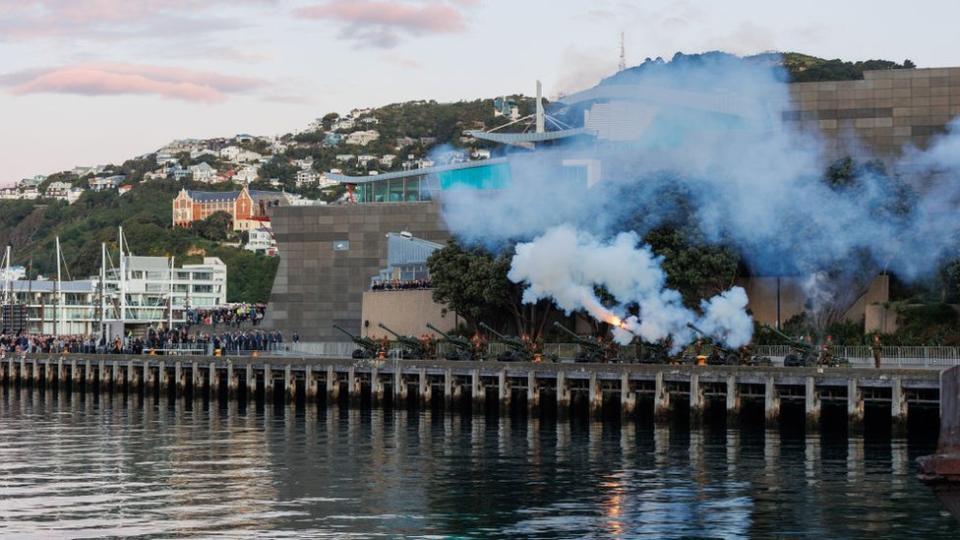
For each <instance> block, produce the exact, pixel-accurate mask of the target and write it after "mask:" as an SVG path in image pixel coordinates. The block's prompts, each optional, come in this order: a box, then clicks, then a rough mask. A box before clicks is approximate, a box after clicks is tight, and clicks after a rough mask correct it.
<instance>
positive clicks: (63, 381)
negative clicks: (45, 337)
mask: <svg viewBox="0 0 960 540" xmlns="http://www.w3.org/2000/svg"><path fill="white" fill-rule="evenodd" d="M57 386H58V387H60V389H61V390H63V389H64V388H66V387H67V366H66V364H65V363H64V362H63V357H62V356H61V357H59V358H57Z"/></svg>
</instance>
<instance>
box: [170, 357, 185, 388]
mask: <svg viewBox="0 0 960 540" xmlns="http://www.w3.org/2000/svg"><path fill="white" fill-rule="evenodd" d="M183 377H184V374H183V362H181V361H180V360H177V361H175V362H174V363H173V391H174V395H175V396H176V397H183V390H184V388H185V387H186V384H185V382H184V380H183Z"/></svg>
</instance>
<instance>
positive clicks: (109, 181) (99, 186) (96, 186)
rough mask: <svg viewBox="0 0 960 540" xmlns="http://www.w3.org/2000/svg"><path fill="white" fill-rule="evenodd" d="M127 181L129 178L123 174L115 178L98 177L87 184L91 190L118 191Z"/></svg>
mask: <svg viewBox="0 0 960 540" xmlns="http://www.w3.org/2000/svg"><path fill="white" fill-rule="evenodd" d="M126 179H127V177H126V176H124V175H122V174H118V175H114V176H98V177H96V178H91V179H90V180H89V181H88V182H87V184H88V185H89V186H90V189H92V190H94V191H108V190H111V189H117V188H118V187H120V184H122V183H123V181H124V180H126Z"/></svg>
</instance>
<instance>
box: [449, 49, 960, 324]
mask: <svg viewBox="0 0 960 540" xmlns="http://www.w3.org/2000/svg"><path fill="white" fill-rule="evenodd" d="M785 80H786V77H785V73H784V72H783V71H782V70H781V69H780V68H779V67H776V66H772V65H771V62H769V61H768V62H759V61H748V60H743V59H740V58H737V57H733V56H730V55H724V54H707V55H703V56H699V57H695V58H691V57H685V58H680V59H679V60H678V59H675V60H674V61H673V62H670V63H667V64H661V65H652V66H648V67H647V68H646V69H640V70H634V71H630V70H628V71H627V72H621V73H620V74H617V75H616V76H615V77H614V78H612V80H610V81H606V82H605V83H603V84H609V85H618V86H617V88H618V91H619V92H620V94H621V95H622V96H623V99H619V100H617V103H611V104H609V106H610V107H611V110H612V111H613V112H612V113H611V114H610V118H609V119H608V120H607V123H608V127H607V129H609V130H610V131H609V135H610V136H609V137H607V140H606V141H605V142H603V143H596V142H593V141H590V142H586V143H580V144H567V145H560V146H557V147H555V148H554V149H548V150H537V151H536V152H516V153H513V154H512V155H511V156H510V169H511V176H512V182H511V184H510V186H509V187H507V188H506V189H502V190H497V191H484V192H481V191H471V190H458V191H451V192H448V193H446V194H445V197H444V216H445V219H446V222H447V224H448V226H449V227H450V229H451V230H452V231H453V232H454V233H455V234H456V235H457V236H458V237H459V238H461V239H462V240H464V241H467V242H473V243H481V244H485V245H486V246H488V247H491V248H498V247H500V246H502V245H505V244H506V243H507V242H515V241H519V242H524V241H529V240H530V239H532V238H536V237H538V236H539V237H540V238H538V239H537V240H534V241H533V242H532V243H530V244H524V245H521V246H520V248H522V249H523V251H521V249H520V248H518V251H517V257H516V259H515V260H514V271H513V272H512V273H511V278H516V279H519V280H524V281H527V282H528V283H529V284H530V289H529V290H528V294H529V295H530V298H531V299H532V298H544V297H548V296H549V297H553V298H555V299H556V301H557V303H558V305H560V307H561V308H563V309H565V310H568V311H569V310H571V309H579V308H585V309H592V311H593V312H594V313H595V315H597V316H599V317H598V318H601V319H603V318H604V317H605V314H604V313H603V311H602V310H601V309H600V308H598V307H596V305H594V304H592V302H594V301H595V300H596V296H595V295H593V294H592V290H591V287H592V286H593V285H594V284H597V285H603V286H604V287H606V288H607V289H608V290H609V291H610V292H611V294H613V295H614V296H616V297H617V298H618V300H619V301H620V302H621V304H623V303H625V302H632V301H640V300H642V301H644V302H646V303H647V304H646V305H647V307H646V309H643V308H642V309H641V311H643V316H642V319H643V321H642V322H640V323H638V324H639V325H640V326H641V327H643V325H645V324H646V325H648V327H647V328H645V329H644V328H639V329H636V330H637V332H638V333H639V335H641V336H643V337H644V339H648V338H649V339H656V338H657V337H658V336H663V335H664V333H667V334H670V335H673V336H674V339H675V340H679V341H683V340H684V339H689V332H685V331H684V330H683V329H682V328H678V326H677V324H676V323H677V321H679V320H687V319H688V318H689V317H690V314H689V313H684V315H683V316H682V317H679V316H678V313H680V312H681V311H682V310H680V308H681V307H682V304H681V303H680V302H679V300H676V299H674V298H673V295H672V293H671V291H669V290H667V289H663V288H662V276H663V273H662V270H660V268H659V261H658V259H657V258H656V257H653V256H652V254H651V253H650V252H649V250H648V249H646V248H643V247H639V246H638V244H639V239H640V238H641V237H643V235H645V234H646V233H647V232H649V231H650V230H651V229H654V228H657V227H661V226H664V225H674V226H676V225H693V226H695V227H696V228H698V229H699V230H700V231H701V232H702V234H703V236H704V237H705V238H706V240H707V242H708V243H711V244H715V245H726V246H730V247H732V248H734V249H735V250H737V252H738V253H739V254H740V255H741V257H742V258H743V261H744V263H745V264H746V266H747V267H748V268H749V270H750V272H751V273H752V274H753V275H767V276H800V277H805V276H811V275H818V276H820V275H823V276H829V279H828V280H826V282H829V287H827V286H826V285H824V283H825V280H823V279H819V278H818V279H809V280H807V282H808V283H809V284H810V287H811V288H810V290H809V291H808V292H809V293H810V296H811V297H812V298H814V299H822V300H824V301H834V302H837V301H838V299H840V300H842V299H843V296H844V295H849V294H851V292H852V291H856V290H857V289H858V288H859V285H860V282H862V281H863V280H864V278H865V277H866V278H868V279H869V278H871V277H872V276H873V275H876V273H877V272H878V271H880V270H890V271H892V272H895V273H896V274H897V275H898V276H899V277H901V278H903V279H906V280H912V279H917V278H922V277H925V276H928V275H930V274H931V273H933V272H934V271H935V270H936V268H937V266H938V264H939V263H940V262H941V261H943V259H944V258H945V257H948V256H949V257H956V255H957V254H956V253H955V252H954V251H951V250H955V248H954V247H953V246H954V242H953V240H954V239H955V238H956V233H957V231H958V229H960V213H958V212H957V211H956V208H957V204H958V202H960V182H957V180H958V177H960V120H955V121H954V122H952V123H951V124H950V125H949V126H948V130H947V132H946V133H944V134H942V135H941V136H939V137H937V138H935V139H934V140H932V141H931V142H930V144H929V145H928V147H927V148H926V149H923V150H921V149H916V148H906V149H904V151H903V152H902V157H901V158H887V159H886V162H885V167H884V166H868V167H859V168H856V169H855V170H852V171H849V174H848V175H847V179H846V180H845V181H844V182H842V183H839V184H830V183H828V182H825V181H824V171H825V170H826V169H827V167H828V166H829V165H830V164H831V163H832V162H834V160H835V159H836V158H837V157H839V156H840V155H842V154H845V153H847V152H848V151H850V152H853V151H856V154H855V155H854V157H856V158H858V160H859V161H861V162H863V161H866V160H868V159H870V158H871V156H870V155H868V154H866V153H865V152H864V151H863V150H862V149H858V148H856V147H851V148H849V149H846V150H841V152H839V153H838V152H837V151H836V150H835V149H833V148H831V147H830V146H829V145H827V144H826V143H825V141H824V140H822V139H821V137H820V135H819V132H810V131H801V130H800V129H799V128H798V127H797V125H798V124H797V123H796V122H793V121H791V119H790V118H789V117H790V115H791V114H795V110H796V109H797V108H798V105H796V104H794V103H793V102H792V100H791V97H790V94H789V86H788V84H787V83H786V82H785ZM554 106H555V107H554V108H553V110H552V112H553V113H554V114H556V115H558V116H564V115H565V117H566V119H567V120H568V121H569V122H570V123H573V124H579V123H580V122H579V121H578V119H579V118H582V117H583V114H584V110H583V107H582V106H580V105H577V104H573V105H570V106H563V105H557V104H554ZM616 107H620V109H617V108H616ZM623 118H629V119H630V121H629V122H619V123H618V121H619V120H622V119H623ZM611 126H612V127H611ZM564 162H568V163H570V162H577V163H583V162H595V163H597V164H598V166H599V167H602V173H601V176H602V179H601V181H599V182H597V183H596V184H595V185H592V186H588V185H587V182H584V181H583V180H582V178H576V177H575V176H576V175H571V173H570V172H571V169H570V168H569V167H564V166H562V164H563V163H564ZM558 227H559V228H558ZM557 228H558V229H557ZM558 231H559V232H558ZM623 233H626V234H625V235H624V234H623ZM598 239H599V240H598ZM603 239H612V240H610V241H608V242H607V241H604V240H603ZM563 242H567V243H566V244H564V243H563ZM628 245H629V246H628ZM548 246H549V248H548ZM628 247H629V249H627V248H628ZM534 255H536V256H534ZM573 256H577V257H580V258H582V259H588V258H594V257H600V256H610V257H614V258H616V257H620V256H622V257H624V259H623V262H620V263H618V267H617V268H608V267H606V266H604V267H602V268H595V266H597V265H594V264H591V263H589V262H586V261H574V262H576V264H572V263H571V266H569V267H564V266H563V264H567V263H568V262H569V260H570V257H573ZM616 260H618V261H619V260H620V259H616ZM555 265H559V268H550V267H551V266H555ZM541 266H542V267H547V268H541ZM610 266H613V265H610ZM543 272H547V273H546V274H543ZM564 280H567V281H564ZM644 280H649V281H650V283H661V289H660V290H659V291H657V290H656V286H653V285H651V286H650V287H646V286H641V285H640V282H642V281H644ZM658 280H660V281H658ZM618 292H619V293H622V294H618ZM673 292H675V291H673ZM743 305H745V296H744V295H742V291H737V290H735V289H734V290H731V291H728V292H727V293H725V294H724V295H721V296H720V297H717V298H714V299H711V300H708V301H706V302H705V303H704V304H703V305H702V306H701V310H704V312H705V313H729V312H730V311H731V309H733V308H734V307H735V306H740V309H741V311H742V307H743ZM591 306H593V307H592V308H591ZM733 311H736V310H735V309H733ZM614 315H617V313H616V310H615V309H614ZM617 316H620V315H617ZM717 317H720V316H719V315H717ZM720 318H722V317H720ZM731 320H732V319H729V318H728V323H729V322H730V321H731ZM701 323H702V324H704V325H705V326H707V325H708V323H707V322H705V321H702V320H701ZM627 324H629V323H627ZM665 328H666V329H668V330H664V329H665ZM630 330H631V331H634V329H633V328H631V329H630ZM705 330H707V329H706V328H705ZM708 331H709V332H711V333H713V334H715V335H718V336H726V338H727V339H728V340H730V341H728V343H730V342H736V341H739V340H738V338H739V335H740V334H741V333H742V332H743V331H744V329H743V328H742V320H741V321H740V322H738V323H737V324H727V325H726V326H718V327H711V328H710V329H709V330H708Z"/></svg>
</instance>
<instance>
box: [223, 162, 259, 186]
mask: <svg viewBox="0 0 960 540" xmlns="http://www.w3.org/2000/svg"><path fill="white" fill-rule="evenodd" d="M259 177H260V167H259V166H257V165H244V166H243V167H240V169H238V170H237V171H236V172H235V173H233V176H232V177H231V178H230V180H231V181H233V182H235V183H237V184H241V185H248V184H250V183H252V182H256V181H257V178H259Z"/></svg>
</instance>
